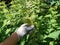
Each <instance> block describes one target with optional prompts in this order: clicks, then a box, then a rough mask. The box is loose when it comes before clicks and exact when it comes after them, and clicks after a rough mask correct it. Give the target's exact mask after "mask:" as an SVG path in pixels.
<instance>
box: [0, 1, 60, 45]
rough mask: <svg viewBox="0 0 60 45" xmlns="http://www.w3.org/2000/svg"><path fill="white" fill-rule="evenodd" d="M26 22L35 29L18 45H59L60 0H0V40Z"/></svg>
mask: <svg viewBox="0 0 60 45" xmlns="http://www.w3.org/2000/svg"><path fill="white" fill-rule="evenodd" d="M7 2H8V1H7ZM26 22H27V23H29V24H30V25H31V24H34V25H35V30H34V31H33V33H32V32H31V34H30V35H29V34H28V35H27V36H25V37H24V39H21V40H20V41H19V42H18V45H60V0H12V1H11V2H9V3H8V4H5V1H0V42H2V41H3V40H5V39H6V38H7V37H8V36H10V35H11V34H12V33H13V32H14V31H15V30H16V29H17V28H18V27H19V26H20V25H21V24H23V23H26Z"/></svg>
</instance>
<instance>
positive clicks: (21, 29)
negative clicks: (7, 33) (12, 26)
mask: <svg viewBox="0 0 60 45" xmlns="http://www.w3.org/2000/svg"><path fill="white" fill-rule="evenodd" d="M32 30H34V25H31V26H29V24H27V23H26V24H22V25H21V26H20V27H19V28H18V30H16V31H15V32H16V33H17V34H18V36H19V37H23V36H24V35H25V34H27V33H29V32H30V31H32Z"/></svg>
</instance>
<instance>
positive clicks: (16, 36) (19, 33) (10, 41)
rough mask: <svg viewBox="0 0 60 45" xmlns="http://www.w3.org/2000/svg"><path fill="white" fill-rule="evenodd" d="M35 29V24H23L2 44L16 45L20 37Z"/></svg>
mask: <svg viewBox="0 0 60 45" xmlns="http://www.w3.org/2000/svg"><path fill="white" fill-rule="evenodd" d="M33 29H34V25H31V26H29V25H28V24H23V25H21V26H20V27H19V28H18V29H17V30H16V31H15V32H14V33H12V35H11V36H10V37H8V38H7V39H6V40H5V41H3V42H2V43H1V44H0V45H16V44H17V42H18V41H19V40H20V38H22V37H23V36H24V35H25V34H27V33H29V32H30V31H31V30H33Z"/></svg>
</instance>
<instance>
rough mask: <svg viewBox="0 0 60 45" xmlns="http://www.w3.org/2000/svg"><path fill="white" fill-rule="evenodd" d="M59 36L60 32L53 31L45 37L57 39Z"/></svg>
mask: <svg viewBox="0 0 60 45" xmlns="http://www.w3.org/2000/svg"><path fill="white" fill-rule="evenodd" d="M59 34H60V31H55V32H52V33H50V34H49V35H48V36H47V37H49V38H53V39H57V38H58V36H59Z"/></svg>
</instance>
